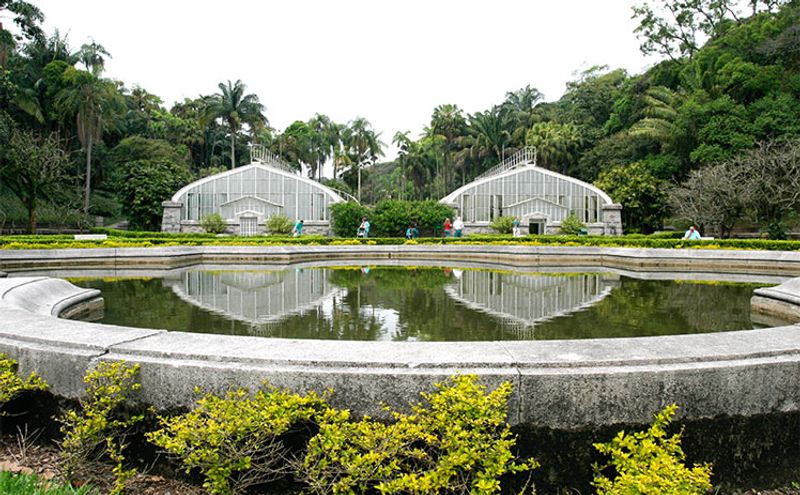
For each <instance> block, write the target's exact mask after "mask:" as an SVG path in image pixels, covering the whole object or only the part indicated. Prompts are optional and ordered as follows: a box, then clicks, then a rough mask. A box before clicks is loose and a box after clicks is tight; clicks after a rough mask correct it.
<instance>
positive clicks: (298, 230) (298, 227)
mask: <svg viewBox="0 0 800 495" xmlns="http://www.w3.org/2000/svg"><path fill="white" fill-rule="evenodd" d="M301 235H303V219H302V218H301V219H299V220H297V223H295V224H294V237H299V236H301Z"/></svg>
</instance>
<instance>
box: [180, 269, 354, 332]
mask: <svg viewBox="0 0 800 495" xmlns="http://www.w3.org/2000/svg"><path fill="white" fill-rule="evenodd" d="M328 273H329V272H328V271H327V270H285V271H274V272H250V271H222V272H214V271H188V272H184V273H182V274H181V277H180V279H179V280H175V281H174V283H173V285H172V289H173V291H175V293H176V294H178V296H179V297H181V299H183V300H185V301H187V302H189V303H191V304H193V305H195V306H198V307H201V308H204V309H206V310H209V311H211V312H214V313H217V314H222V315H224V316H226V317H228V318H231V319H235V320H240V321H244V322H246V323H250V324H252V325H268V324H271V323H275V322H277V321H279V320H281V319H283V318H285V317H287V316H290V315H293V314H300V313H302V312H303V311H307V310H311V309H314V308H316V307H318V306H319V305H320V304H321V303H322V302H323V301H325V300H327V299H329V298H331V297H333V295H334V294H335V293H337V292H339V291H341V289H338V288H337V287H335V286H333V285H331V284H330V283H329V282H328Z"/></svg>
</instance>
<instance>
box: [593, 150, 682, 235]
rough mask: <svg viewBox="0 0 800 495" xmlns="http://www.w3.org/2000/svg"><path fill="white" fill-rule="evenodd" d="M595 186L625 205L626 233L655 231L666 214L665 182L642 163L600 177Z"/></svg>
mask: <svg viewBox="0 0 800 495" xmlns="http://www.w3.org/2000/svg"><path fill="white" fill-rule="evenodd" d="M595 185H596V186H597V187H599V188H600V189H602V190H603V191H605V192H606V193H608V194H609V195H610V196H611V197H612V198H613V199H614V201H616V202H618V203H621V204H622V225H623V228H624V229H625V230H626V231H638V232H652V231H654V230H656V229H658V228H659V227H660V226H661V224H662V221H663V219H664V217H665V216H666V214H667V193H666V192H665V190H664V185H663V183H662V181H660V180H659V179H657V178H656V177H655V176H653V174H652V173H650V171H649V170H648V169H647V168H646V167H645V166H644V165H643V164H641V163H632V164H630V165H627V166H616V167H613V168H611V169H609V170H607V171H606V172H603V173H602V174H600V177H599V178H598V179H597V181H595Z"/></svg>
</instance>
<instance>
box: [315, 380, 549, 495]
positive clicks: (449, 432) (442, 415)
mask: <svg viewBox="0 0 800 495" xmlns="http://www.w3.org/2000/svg"><path fill="white" fill-rule="evenodd" d="M436 388H437V390H436V391H435V392H434V393H431V394H426V393H423V394H422V397H423V399H425V403H424V404H417V405H415V406H413V407H412V410H411V414H403V413H399V412H394V413H393V417H394V422H392V423H390V424H386V423H382V422H379V421H374V420H372V419H370V418H368V417H365V418H363V419H361V420H360V421H351V420H350V417H349V413H348V411H329V412H328V414H326V415H325V416H324V417H323V418H322V423H321V424H320V431H319V433H318V434H317V436H315V437H314V438H312V439H311V441H310V443H309V447H308V452H307V454H306V457H305V459H304V460H303V465H302V467H301V468H300V469H301V471H302V474H303V476H304V478H305V479H306V481H307V483H308V485H309V488H308V489H309V491H310V492H311V493H319V494H322V493H326V494H327V493H333V494H353V493H367V492H369V491H371V490H376V491H378V492H379V493H412V494H435V493H456V494H458V493H480V494H491V493H497V492H499V491H500V477H501V476H503V475H504V474H507V473H518V472H523V471H529V470H532V469H534V468H535V467H536V466H537V465H538V464H537V463H536V461H534V460H533V459H528V460H526V461H523V462H518V461H517V460H516V459H515V457H514V454H513V453H512V452H511V449H512V448H513V447H514V445H515V443H516V438H515V437H514V435H512V433H511V429H510V427H509V425H508V423H507V422H506V410H507V404H508V396H509V394H510V393H511V384H510V383H508V382H504V383H503V384H502V385H500V386H499V387H498V388H497V389H496V390H494V391H492V392H489V393H486V387H484V386H482V385H480V384H478V383H477V378H476V377H475V376H456V377H453V378H452V379H451V382H450V383H447V384H437V385H436Z"/></svg>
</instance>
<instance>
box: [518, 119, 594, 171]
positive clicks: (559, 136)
mask: <svg viewBox="0 0 800 495" xmlns="http://www.w3.org/2000/svg"><path fill="white" fill-rule="evenodd" d="M525 142H526V143H527V144H528V145H529V146H533V147H535V148H536V152H537V157H538V158H539V160H540V161H541V163H542V165H544V166H545V167H547V168H550V169H551V170H552V169H560V171H561V172H562V173H564V174H566V173H567V167H568V166H569V163H570V161H571V160H572V159H573V158H574V157H575V154H576V152H577V150H578V148H579V147H580V145H581V144H582V143H583V137H582V136H581V133H580V131H579V130H578V128H577V126H575V124H572V123H569V124H559V123H558V122H554V121H550V122H540V123H538V124H534V126H533V127H532V128H531V130H530V131H528V134H527V136H526V138H525Z"/></svg>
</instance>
